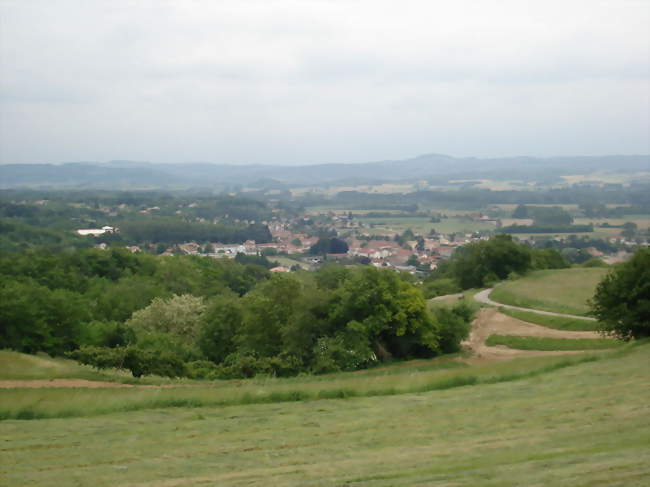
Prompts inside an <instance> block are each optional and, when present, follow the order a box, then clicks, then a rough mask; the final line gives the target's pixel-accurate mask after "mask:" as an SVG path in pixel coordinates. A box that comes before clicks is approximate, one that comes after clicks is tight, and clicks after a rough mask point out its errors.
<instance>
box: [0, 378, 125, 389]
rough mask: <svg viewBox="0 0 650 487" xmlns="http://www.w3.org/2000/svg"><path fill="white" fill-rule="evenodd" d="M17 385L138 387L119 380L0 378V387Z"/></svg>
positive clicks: (8, 387) (37, 386)
mask: <svg viewBox="0 0 650 487" xmlns="http://www.w3.org/2000/svg"><path fill="white" fill-rule="evenodd" d="M17 387H32V388H39V387H90V388H98V387H136V386H134V385H133V384H120V383H119V382H102V381H97V380H86V379H50V380H0V389H11V388H17Z"/></svg>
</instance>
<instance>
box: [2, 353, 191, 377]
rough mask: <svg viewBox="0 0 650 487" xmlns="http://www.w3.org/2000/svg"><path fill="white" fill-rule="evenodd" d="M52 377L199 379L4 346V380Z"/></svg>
mask: <svg viewBox="0 0 650 487" xmlns="http://www.w3.org/2000/svg"><path fill="white" fill-rule="evenodd" d="M50 379H85V380H92V381H103V382H120V383H124V384H153V385H162V384H167V385H174V384H192V383H196V382H197V381H193V380H190V379H170V378H167V377H157V376H148V377H143V378H140V379H136V378H134V377H133V376H132V375H131V373H130V372H127V371H124V370H114V369H107V370H103V371H98V370H96V369H94V368H92V367H90V366H88V365H82V364H80V363H79V362H76V361H74V360H69V359H65V358H61V357H55V358H53V357H49V356H47V355H46V354H39V355H27V354H24V353H18V352H13V351H10V350H0V380H50Z"/></svg>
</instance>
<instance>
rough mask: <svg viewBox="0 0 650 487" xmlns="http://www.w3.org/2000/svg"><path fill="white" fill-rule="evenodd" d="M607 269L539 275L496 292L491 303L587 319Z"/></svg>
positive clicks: (560, 271)
mask: <svg viewBox="0 0 650 487" xmlns="http://www.w3.org/2000/svg"><path fill="white" fill-rule="evenodd" d="M607 272H608V269H607V268H572V269H560V270H545V271H535V272H532V273H531V274H529V275H527V276H526V277H523V278H521V279H516V280H513V281H507V282H504V283H503V284H501V285H499V286H497V287H496V288H494V290H493V291H492V292H491V293H490V299H492V300H494V301H496V302H498V303H503V304H509V305H512V306H520V307H522V308H533V309H540V310H543V311H552V312H556V313H567V314H574V315H582V316H585V315H587V313H588V311H589V306H588V304H587V301H588V300H589V299H591V298H592V297H593V295H594V292H595V290H596V285H597V284H598V283H599V282H600V280H601V279H602V278H603V277H604V276H605V275H606V274H607Z"/></svg>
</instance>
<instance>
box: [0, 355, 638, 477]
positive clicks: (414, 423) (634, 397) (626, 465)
mask: <svg viewBox="0 0 650 487" xmlns="http://www.w3.org/2000/svg"><path fill="white" fill-rule="evenodd" d="M649 352H650V344H648V343H645V344H640V345H626V346H623V347H621V348H620V349H619V350H618V351H615V352H597V354H593V355H584V354H583V355H580V356H572V357H569V358H567V357H564V358H558V357H539V358H535V359H525V360H524V359H519V360H516V361H512V362H509V363H507V364H497V365H498V366H497V365H487V366H483V369H484V370H485V373H483V374H481V372H480V370H478V369H476V370H474V368H473V367H465V368H464V369H457V370H454V369H449V370H446V371H444V370H439V371H433V370H429V371H426V370H424V371H420V372H417V371H415V372H414V371H412V370H409V369H408V367H407V368H405V369H404V370H403V373H401V374H387V375H374V376H366V377H357V376H355V374H349V376H350V378H349V379H347V375H346V374H341V377H338V378H337V377H326V379H328V380H327V381H325V382H324V383H322V384H319V385H318V386H316V389H314V390H322V388H323V387H325V383H327V384H329V382H331V381H334V382H337V381H339V383H340V385H341V384H342V383H343V382H345V383H346V385H347V387H348V388H349V390H350V391H356V392H357V394H356V395H352V396H349V397H344V398H322V399H318V398H317V397H314V398H310V399H308V400H307V399H301V400H293V401H284V402H268V403H267V402H264V403H258V404H254V403H253V404H242V403H236V404H222V405H219V404H216V403H215V404H212V405H210V404H208V403H207V401H208V400H212V399H210V398H212V397H213V396H215V395H218V391H219V390H223V391H224V392H225V391H227V393H225V394H224V396H223V397H226V398H228V397H231V396H232V394H233V393H234V390H235V388H236V385H235V384H230V385H229V386H224V387H222V386H219V385H214V386H212V387H205V388H199V391H200V392H191V391H193V388H192V387H184V388H183V387H177V388H174V389H155V390H153V389H137V390H136V389H114V390H106V389H99V390H92V391H83V390H80V389H74V390H62V389H51V390H45V389H43V390H30V391H25V390H16V389H14V390H5V391H2V392H0V398H2V405H3V407H5V408H6V407H11V406H12V404H14V402H16V401H23V402H25V404H27V403H28V402H29V401H27V400H26V399H25V398H26V396H28V395H30V394H35V395H36V396H34V398H33V402H32V404H33V405H34V407H40V408H41V410H43V411H47V410H50V411H54V410H56V408H57V407H59V406H57V404H58V403H59V402H62V403H68V404H69V405H70V407H71V408H79V410H82V409H81V408H82V407H85V408H86V410H87V411H89V412H93V411H92V410H93V408H97V407H101V406H102V405H106V402H109V401H111V400H115V397H118V396H119V397H121V399H119V400H126V399H125V397H126V396H127V395H129V394H136V395H147V394H158V395H165V394H169V395H170V396H174V395H179V396H178V397H181V396H186V397H191V396H192V394H195V395H196V397H204V399H205V401H206V403H205V404H201V403H199V402H197V403H196V404H192V406H193V407H187V406H183V405H182V404H180V403H179V404H178V407H153V408H149V409H140V410H133V411H126V410H122V411H120V410H116V411H115V412H109V411H107V412H106V413H105V414H102V415H96V414H88V415H82V416H76V415H75V416H73V417H67V418H52V419H40V420H30V421H27V420H16V419H7V420H4V421H2V422H0V435H1V437H2V455H0V478H2V484H3V485H7V486H24V485H30V486H57V487H61V486H78V485H92V486H94V487H101V486H113V485H129V486H151V487H153V486H166V487H170V486H190V485H219V486H231V485H235V486H242V485H247V486H251V485H260V486H262V485H263V486H269V485H272V486H278V487H285V486H332V485H335V486H343V485H346V486H377V487H379V486H425V485H426V486H494V487H497V486H498V487H508V486H522V485H526V486H549V485H552V486H571V487H576V486H577V487H587V486H605V485H606V486H625V487H634V486H645V485H647V479H648V478H650V462H648V458H650V422H648V415H649V413H650V360H649V357H650V354H649ZM558 359H560V360H561V361H563V362H560V361H557V360H558ZM499 367H504V368H503V369H501V368H499ZM508 371H509V372H508ZM526 371H527V372H528V373H526ZM533 371H537V372H536V373H531V372H533ZM463 372H469V373H470V374H471V375H473V376H475V378H476V380H475V381H474V382H473V383H468V384H467V385H464V386H463V385H461V384H457V387H452V388H447V389H439V390H421V391H418V390H417V386H416V387H411V388H410V389H411V390H410V391H409V387H408V386H407V385H405V384H411V381H415V383H417V382H418V381H417V378H418V377H419V376H421V375H425V376H426V375H427V374H443V375H444V374H450V373H453V374H457V373H463ZM508 373H510V374H515V375H512V376H511V377H510V379H509V380H498V378H499V377H501V378H505V377H506V375H507V374H508ZM516 374H519V375H518V376H516ZM343 376H345V377H346V378H344V377H343ZM431 378H432V377H429V380H430V379H431ZM395 379H399V380H398V381H395V382H393V381H394V380H395ZM301 380H303V379H300V378H296V379H294V384H293V387H295V388H296V389H295V390H304V391H309V390H311V389H310V388H312V387H314V384H315V383H317V382H319V381H318V380H316V381H312V380H309V379H304V382H301ZM373 380H378V381H379V382H378V383H375V384H373V385H370V384H371V383H372V382H373ZM269 384H272V385H265V383H264V382H261V383H260V382H259V381H252V382H250V383H246V384H241V386H240V387H241V388H248V390H249V391H250V392H253V393H254V391H255V388H259V389H262V390H265V388H268V389H271V388H272V387H276V386H277V387H285V386H286V384H282V381H277V382H274V381H273V380H271V379H269ZM364 384H366V385H365V387H366V389H364ZM380 384H383V385H382V387H395V388H398V387H400V384H401V387H403V391H401V392H400V391H398V390H397V389H396V390H395V394H392V395H382V396H380V397H377V396H373V395H370V394H367V395H364V393H363V391H364V390H365V391H366V392H368V391H369V390H370V388H372V387H379V385H380ZM413 389H415V390H413ZM86 393H87V394H86ZM55 398H56V399H55ZM84 401H86V402H85V403H84ZM84 404H85V406H83V405H84ZM95 412H96V411H95Z"/></svg>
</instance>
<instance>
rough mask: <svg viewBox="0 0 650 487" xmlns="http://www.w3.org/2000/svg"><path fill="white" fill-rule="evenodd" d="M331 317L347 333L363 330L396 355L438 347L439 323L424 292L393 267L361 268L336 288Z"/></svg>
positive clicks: (433, 350) (378, 346)
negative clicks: (400, 275) (425, 298)
mask: <svg viewBox="0 0 650 487" xmlns="http://www.w3.org/2000/svg"><path fill="white" fill-rule="evenodd" d="M330 320H331V322H332V324H333V325H334V326H335V328H336V329H337V330H340V332H341V333H344V334H350V335H355V336H356V335H357V334H358V333H359V332H360V330H362V331H363V333H364V334H365V336H366V337H367V338H368V344H369V345H368V346H369V347H370V346H372V347H374V349H376V350H377V351H380V350H382V349H385V350H387V351H388V352H389V354H391V355H393V356H396V357H408V356H432V355H435V353H437V351H438V335H437V326H436V323H435V321H434V319H433V317H432V316H431V315H430V314H429V312H428V309H427V306H426V301H425V300H424V298H423V296H422V293H421V292H420V291H419V289H417V288H416V287H415V286H413V285H412V284H410V283H408V282H405V281H403V280H401V279H400V278H399V276H398V275H397V274H396V273H394V272H392V271H381V270H379V269H375V268H373V267H365V268H362V269H360V270H358V271H357V272H356V273H355V275H354V276H353V277H352V278H351V279H348V280H347V281H346V282H345V283H344V284H343V285H342V286H341V287H340V288H338V289H337V290H336V291H335V293H334V296H333V300H332V304H331V309H330ZM370 351H372V349H370ZM359 353H360V352H359Z"/></svg>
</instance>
